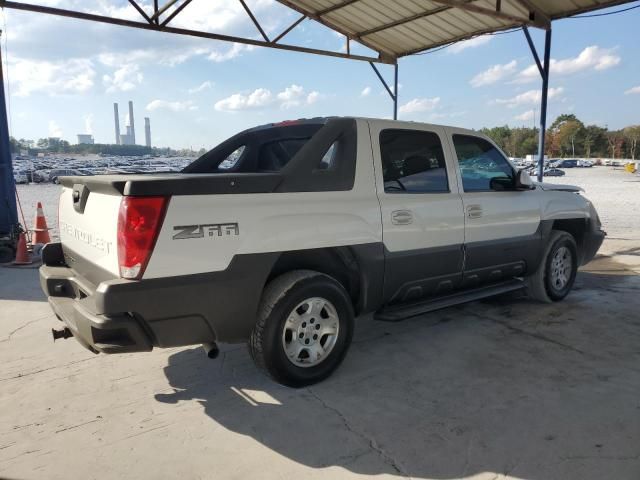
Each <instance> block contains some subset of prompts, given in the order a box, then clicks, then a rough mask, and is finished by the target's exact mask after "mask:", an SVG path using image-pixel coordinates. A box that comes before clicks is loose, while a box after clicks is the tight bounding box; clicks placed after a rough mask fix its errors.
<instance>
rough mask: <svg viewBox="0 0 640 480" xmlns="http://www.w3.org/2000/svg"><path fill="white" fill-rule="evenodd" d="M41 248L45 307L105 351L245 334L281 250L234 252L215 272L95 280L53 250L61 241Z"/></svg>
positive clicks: (88, 344) (233, 340) (81, 337)
mask: <svg viewBox="0 0 640 480" xmlns="http://www.w3.org/2000/svg"><path fill="white" fill-rule="evenodd" d="M45 249H46V250H47V252H46V253H45V254H44V255H43V258H44V263H45V264H44V266H42V267H41V269H40V282H41V285H42V289H43V290H44V292H45V294H46V295H47V296H48V298H49V303H50V304H51V307H52V308H53V310H54V312H55V313H56V315H57V316H58V318H60V320H62V321H64V323H65V324H66V325H67V326H68V327H69V328H70V329H71V331H72V332H73V333H74V336H75V337H76V338H77V339H78V341H79V342H80V343H82V344H83V345H84V346H86V347H88V348H90V349H91V350H94V351H99V352H104V353H120V352H136V351H148V350H151V348H153V347H154V346H155V347H176V346H184V345H194V344H199V343H209V342H215V341H220V342H228V343H238V342H244V341H246V339H247V338H248V336H249V334H250V332H251V329H252V328H253V324H254V323H255V315H256V308H257V305H258V302H259V300H260V295H261V293H262V290H263V287H264V284H265V283H266V281H267V278H268V275H269V273H270V272H271V268H272V266H273V264H274V262H275V261H276V259H277V258H278V255H279V254H278V253H267V254H255V255H239V256H237V257H236V258H234V260H233V261H232V263H231V265H230V266H229V267H228V268H227V269H226V270H224V271H221V272H213V273H206V274H196V275H187V276H176V277H167V278H159V279H148V280H140V281H131V280H123V279H112V280H107V281H103V282H102V283H100V284H98V285H95V284H92V283H91V282H89V281H88V280H87V279H86V278H85V277H83V276H80V275H78V274H77V273H76V272H75V271H74V270H73V269H71V268H69V267H68V266H66V265H65V264H64V259H63V258H58V255H61V249H60V248H59V244H49V245H47V246H46V247H45ZM58 252H60V253H58Z"/></svg>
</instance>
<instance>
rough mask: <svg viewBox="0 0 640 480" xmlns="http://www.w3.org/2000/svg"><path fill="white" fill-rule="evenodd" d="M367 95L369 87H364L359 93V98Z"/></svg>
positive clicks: (369, 90)
mask: <svg viewBox="0 0 640 480" xmlns="http://www.w3.org/2000/svg"><path fill="white" fill-rule="evenodd" d="M369 95H371V87H364V88H363V89H362V91H361V92H360V96H361V97H368V96H369Z"/></svg>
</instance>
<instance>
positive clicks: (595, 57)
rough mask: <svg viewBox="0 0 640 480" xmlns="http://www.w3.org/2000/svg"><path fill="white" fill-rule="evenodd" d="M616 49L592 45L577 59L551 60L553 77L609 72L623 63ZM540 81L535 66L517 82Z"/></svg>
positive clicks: (528, 68) (530, 67)
mask: <svg viewBox="0 0 640 480" xmlns="http://www.w3.org/2000/svg"><path fill="white" fill-rule="evenodd" d="M613 52H614V49H606V48H601V47H598V46H597V45H592V46H590V47H587V48H585V49H584V50H582V52H580V53H579V54H578V56H577V57H570V58H564V59H562V60H556V59H553V58H552V59H551V76H552V77H553V76H555V75H558V76H560V75H571V74H573V73H577V72H581V71H585V70H598V71H600V70H607V69H608V68H612V67H615V66H616V65H618V64H619V63H620V61H621V58H620V56H618V55H616V54H615V53H613ZM539 79H540V72H539V71H538V67H537V66H536V65H535V64H532V65H530V66H528V67H527V68H525V69H524V70H522V71H521V72H520V73H519V74H518V77H517V78H516V82H519V83H524V82H531V81H534V80H539Z"/></svg>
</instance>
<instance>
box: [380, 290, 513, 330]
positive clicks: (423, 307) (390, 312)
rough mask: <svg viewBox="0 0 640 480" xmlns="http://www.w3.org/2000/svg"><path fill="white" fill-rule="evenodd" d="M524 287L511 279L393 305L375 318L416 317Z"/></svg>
mask: <svg viewBox="0 0 640 480" xmlns="http://www.w3.org/2000/svg"><path fill="white" fill-rule="evenodd" d="M524 288H525V285H524V282H523V281H522V280H509V281H508V282H502V283H498V284H494V285H487V286H484V287H480V288H475V289H473V290H465V291H461V292H457V293H454V294H451V295H447V296H445V297H439V298H433V299H429V300H423V301H419V302H411V303H404V304H399V305H392V306H389V307H385V308H383V309H382V310H380V311H379V312H377V313H376V314H375V316H374V318H375V319H376V320H381V321H384V322H398V321H400V320H404V319H406V318H410V317H415V316H416V315H422V314H423V313H427V312H432V311H434V310H439V309H441V308H447V307H452V306H453V305H459V304H461V303H467V302H473V301H475V300H480V299H482V298H487V297H492V296H494V295H500V294H502V293H508V292H515V291H517V290H522V289H524Z"/></svg>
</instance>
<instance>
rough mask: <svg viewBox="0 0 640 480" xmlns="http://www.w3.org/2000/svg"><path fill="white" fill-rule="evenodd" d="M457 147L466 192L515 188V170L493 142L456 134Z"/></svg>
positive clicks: (454, 142)
mask: <svg viewBox="0 0 640 480" xmlns="http://www.w3.org/2000/svg"><path fill="white" fill-rule="evenodd" d="M453 145H454V148H455V150H456V155H457V156H458V167H459V168H460V174H461V176H462V187H463V188H464V191H465V192H484V191H491V190H508V189H509V188H510V187H511V186H512V185H513V183H514V181H515V172H514V171H513V167H512V166H511V164H510V163H509V162H508V161H507V159H506V158H505V157H504V155H503V154H502V153H501V152H500V150H498V149H497V148H496V147H494V146H493V145H492V144H491V143H489V142H487V141H486V140H485V139H483V138H479V137H473V136H471V135H453Z"/></svg>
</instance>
